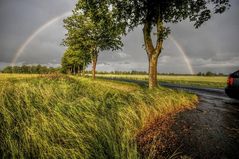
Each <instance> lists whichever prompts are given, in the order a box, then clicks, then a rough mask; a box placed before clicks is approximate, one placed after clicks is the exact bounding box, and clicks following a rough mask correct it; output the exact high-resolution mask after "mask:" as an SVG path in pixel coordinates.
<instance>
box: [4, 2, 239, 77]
mask: <svg viewBox="0 0 239 159" xmlns="http://www.w3.org/2000/svg"><path fill="white" fill-rule="evenodd" d="M75 3H76V0H41V1H39V0H0V69H2V68H3V67H5V66H7V65H10V64H11V61H12V60H13V59H14V57H15V55H16V53H17V52H18V50H19V49H20V48H21V46H22V45H23V44H24V43H25V42H26V40H27V39H28V38H29V37H30V36H31V35H32V34H33V33H34V32H35V31H36V30H38V29H39V28H41V27H42V26H43V25H44V24H46V23H47V22H49V21H50V20H52V19H54V18H56V17H59V16H60V15H62V14H64V13H66V12H70V11H71V10H72V9H73V8H74V5H75ZM231 5H232V6H231V8H230V10H228V11H227V12H225V13H224V14H221V15H214V16H213V17H212V19H211V20H210V21H208V22H206V23H205V24H203V25H202V26H201V27H200V28H199V29H195V28H194V27H193V24H192V23H190V22H189V21H188V20H185V21H183V22H181V23H178V24H167V26H169V27H170V28H171V35H170V36H171V37H172V38H173V39H175V41H176V42H177V43H178V46H180V48H181V51H180V49H179V48H178V47H177V45H176V44H175V42H173V41H172V40H170V39H169V38H168V39H167V40H165V41H164V45H163V51H162V53H161V55H160V57H159V62H158V71H159V72H160V73H183V74H186V73H190V69H189V66H188V64H187V63H186V60H185V58H184V56H183V54H182V50H183V52H184V53H185V55H186V57H187V58H188V60H189V62H190V65H191V67H192V69H193V71H194V73H197V72H207V71H211V72H217V73H219V72H221V73H226V74H227V73H230V72H233V71H236V70H238V69H239V18H238V17H239V9H238V8H239V1H238V0H231ZM64 18H65V17H61V18H59V19H58V20H56V21H55V22H54V23H51V24H50V25H48V26H47V27H46V28H44V29H43V30H41V32H39V34H37V35H36V36H35V37H34V38H33V39H32V40H31V41H30V43H29V44H28V45H27V46H26V47H25V49H24V50H23V51H22V52H21V54H20V56H19V57H18V58H17V61H16V65H21V64H42V65H47V66H51V67H58V66H60V62H61V57H62V56H63V54H64V51H65V49H66V48H65V47H64V46H62V45H61V42H62V39H63V38H64V35H65V33H66V30H65V29H64V27H63V19H64ZM123 43H124V47H123V48H122V50H118V51H114V52H112V51H104V52H100V56H99V60H98V65H97V70H100V71H120V70H121V71H131V70H138V71H147V70H148V60H147V56H146V52H145V50H144V48H143V35H142V26H139V27H137V28H135V29H134V31H132V32H130V33H128V34H127V36H125V37H123ZM89 67H90V66H89Z"/></svg>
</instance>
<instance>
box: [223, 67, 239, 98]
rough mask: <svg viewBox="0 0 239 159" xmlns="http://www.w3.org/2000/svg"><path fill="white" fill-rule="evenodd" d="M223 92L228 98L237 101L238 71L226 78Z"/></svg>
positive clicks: (238, 89)
mask: <svg viewBox="0 0 239 159" xmlns="http://www.w3.org/2000/svg"><path fill="white" fill-rule="evenodd" d="M225 92H226V94H227V95H228V96H229V97H230V98H235V99H239V70H238V71H236V72H234V73H232V74H230V75H229V76H228V80H227V87H226V88H225Z"/></svg>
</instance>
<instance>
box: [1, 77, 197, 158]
mask: <svg viewBox="0 0 239 159" xmlns="http://www.w3.org/2000/svg"><path fill="white" fill-rule="evenodd" d="M196 102H197V97H196V96H195V95H192V94H188V93H185V92H181V91H173V90H170V89H166V88H161V87H160V88H157V89H154V90H148V89H146V88H143V87H140V86H138V85H136V84H129V83H122V82H114V81H108V80H95V81H93V80H91V79H88V78H80V77H71V76H63V75H4V74H0V143H1V144H0V158H99V159H100V158H102V159H103V158H139V157H140V154H139V152H138V150H137V143H136V141H135V137H136V135H137V132H138V131H139V130H140V129H142V128H143V127H144V126H145V125H146V124H147V123H148V122H151V121H153V120H154V119H156V118H158V117H161V116H163V115H166V114H167V113H176V112H179V111H182V110H184V109H188V108H192V107H194V104H195V103H196Z"/></svg>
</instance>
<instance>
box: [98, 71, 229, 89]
mask: <svg viewBox="0 0 239 159" xmlns="http://www.w3.org/2000/svg"><path fill="white" fill-rule="evenodd" d="M97 76H98V77H107V78H116V79H133V80H148V75H113V74H105V75H102V74H100V75H97ZM158 80H159V82H167V83H174V84H183V85H190V86H198V87H209V88H225V87H226V82H227V77H225V76H178V75H177V76H176V75H175V76H173V75H158Z"/></svg>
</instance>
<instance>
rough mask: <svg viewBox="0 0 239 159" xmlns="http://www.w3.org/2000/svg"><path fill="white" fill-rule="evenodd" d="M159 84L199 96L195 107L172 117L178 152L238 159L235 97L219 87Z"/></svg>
mask: <svg viewBox="0 0 239 159" xmlns="http://www.w3.org/2000/svg"><path fill="white" fill-rule="evenodd" d="M161 85H162V86H165V87H169V88H173V89H183V90H186V91H189V92H192V93H196V94H197V95H198V96H199V104H198V106H197V108H196V109H193V110H188V111H185V112H182V113H179V114H178V115H177V116H176V117H175V121H176V122H175V125H174V128H173V129H174V131H176V133H177V134H178V136H179V137H178V138H179V140H180V142H181V146H180V148H179V150H178V151H179V152H182V153H183V154H184V155H187V156H190V157H192V158H200V159H214V158H215V159H239V100H234V99H230V98H228V97H227V96H226V95H225V94H224V90H223V89H206V88H202V89H201V88H196V87H188V86H178V85H173V84H166V83H161Z"/></svg>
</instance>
